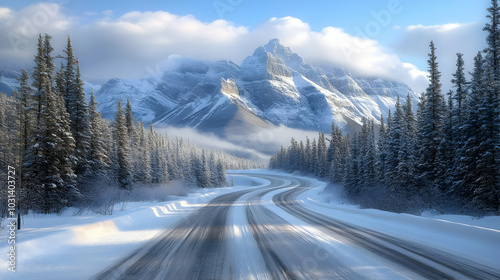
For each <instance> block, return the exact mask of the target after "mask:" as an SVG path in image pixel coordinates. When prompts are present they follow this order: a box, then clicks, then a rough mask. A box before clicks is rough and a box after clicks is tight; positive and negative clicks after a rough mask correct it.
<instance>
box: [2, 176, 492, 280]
mask: <svg viewBox="0 0 500 280" xmlns="http://www.w3.org/2000/svg"><path fill="white" fill-rule="evenodd" d="M234 173H246V174H248V176H240V175H235V174H234ZM252 174H261V175H264V176H278V177H281V178H283V177H287V178H289V180H287V179H285V180H284V182H285V183H284V184H282V185H278V186H275V188H276V189H275V190H274V191H271V192H265V190H262V189H259V190H257V191H254V192H250V193H248V194H245V195H243V196H241V197H239V198H238V199H237V200H236V201H235V202H234V204H233V205H234V206H245V207H246V205H247V203H249V201H250V200H249V199H251V197H254V198H255V196H256V195H258V194H259V193H262V194H263V197H262V199H261V201H260V203H261V204H262V205H264V207H265V208H267V209H268V210H271V211H272V212H274V213H275V214H277V215H278V216H280V217H281V218H282V219H284V220H286V221H287V222H288V223H290V224H292V225H294V227H295V231H297V232H298V234H299V235H301V236H309V237H308V239H309V240H311V242H312V244H316V245H317V246H318V248H327V249H325V250H326V251H318V256H317V257H318V258H319V259H321V258H322V257H323V256H334V255H335V254H337V255H338V254H341V255H343V256H345V257H344V258H343V259H342V263H343V265H344V266H350V267H356V268H357V269H358V270H357V273H359V274H360V275H362V276H366V277H368V278H370V276H371V277H375V278H387V277H390V278H391V279H392V278H397V277H396V276H398V274H397V273H396V274H395V272H394V271H389V270H388V269H387V268H385V267H384V266H383V265H380V264H378V265H377V264H376V263H374V261H373V260H368V259H367V257H366V256H365V255H364V254H363V253H362V252H360V251H357V250H354V249H352V248H350V247H349V245H348V244H347V243H343V242H340V241H339V240H336V239H335V238H334V237H332V236H328V235H327V234H325V233H324V232H322V231H321V230H319V229H317V228H315V227H314V226H312V225H311V224H308V223H307V222H304V221H302V220H300V219H299V218H297V217H295V216H293V215H290V214H289V213H287V212H286V211H284V210H283V209H282V208H280V207H278V206H276V205H275V204H273V203H272V198H273V196H274V195H276V194H278V193H280V192H283V191H286V190H288V189H290V188H291V187H290V188H285V189H283V188H281V189H280V188H279V187H280V186H281V187H282V186H285V185H286V184H287V183H290V182H292V183H293V179H294V178H299V179H301V180H306V181H308V182H310V185H311V186H312V188H311V189H309V190H308V191H306V192H304V193H302V194H300V195H299V196H298V197H297V200H298V201H299V202H300V203H301V206H302V207H305V208H307V209H309V210H311V211H314V212H318V213H321V214H323V215H326V216H329V217H334V218H335V219H337V220H339V221H342V222H345V223H348V224H352V225H356V226H360V227H363V228H367V229H371V230H374V231H377V232H380V233H384V234H387V235H390V236H397V237H398V238H401V239H404V240H409V241H413V242H415V243H418V244H424V245H428V246H430V247H432V248H435V249H438V250H442V251H445V252H448V253H451V254H453V255H456V256H460V257H464V258H466V259H469V260H472V261H475V262H477V263H480V264H483V265H486V266H489V267H491V268H493V269H495V268H496V269H498V268H497V267H498V266H499V264H500V263H499V260H500V250H498V248H499V244H500V217H484V218H480V219H478V218H474V217H469V216H457V215H439V216H433V215H430V214H424V215H422V216H416V215H409V214H395V213H390V212H384V211H379V210H373V209H359V208H358V207H357V206H354V205H349V204H345V203H344V201H342V199H341V198H339V195H338V194H336V192H335V189H329V190H328V191H327V192H325V191H324V187H325V186H326V184H325V183H324V182H321V181H318V180H316V179H312V178H308V177H302V176H295V175H290V174H286V173H280V172H275V171H269V170H265V169H261V170H246V171H240V170H237V171H229V172H228V178H229V181H230V182H234V185H235V187H232V188H221V189H201V190H198V191H196V192H194V193H190V194H189V195H188V196H186V197H176V198H172V200H171V201H167V202H163V203H128V204H126V205H125V207H124V209H125V210H124V211H119V208H121V205H119V206H118V205H117V207H116V208H118V210H117V211H115V213H114V214H113V215H111V216H99V215H95V214H90V213H87V214H84V215H81V216H73V215H70V214H69V213H72V212H73V211H71V209H70V210H68V211H66V212H65V213H66V214H64V213H63V214H62V215H37V216H27V217H24V224H23V230H22V231H20V232H18V233H17V236H16V246H17V255H16V260H17V267H16V270H17V272H16V273H12V272H10V271H8V270H7V259H8V256H7V255H6V254H7V252H8V246H9V244H8V242H7V236H6V232H5V231H4V232H2V235H1V236H0V252H2V253H1V255H3V256H4V257H3V260H2V263H3V265H2V267H1V268H0V279H88V278H90V277H92V276H94V275H96V273H98V272H100V271H101V270H103V269H106V268H108V267H110V266H111V265H112V264H114V263H115V262H116V261H118V260H120V259H122V258H123V257H125V256H127V255H129V254H131V253H132V252H134V251H135V250H137V249H138V248H141V247H143V246H146V245H147V244H148V241H151V240H153V239H154V238H155V236H157V235H158V234H160V233H161V232H164V231H165V230H168V229H172V228H173V227H174V226H175V225H177V223H179V222H180V221H182V219H183V218H185V217H186V216H187V215H188V214H189V213H191V212H193V211H194V210H196V209H199V208H200V207H202V206H204V205H206V203H207V202H208V201H209V200H211V199H213V198H215V197H218V196H221V195H223V194H228V193H232V192H235V191H239V190H243V189H247V188H256V189H257V188H259V187H262V186H267V185H268V184H270V181H268V180H266V179H262V178H258V177H252V176H253V175H252ZM255 176H257V175H255ZM339 193H340V192H339ZM245 207H231V208H230V209H229V212H228V219H227V224H228V225H229V226H228V227H227V228H228V236H229V237H230V238H229V239H228V240H229V243H228V246H227V250H228V253H229V254H233V256H234V258H232V259H235V260H236V266H235V269H237V270H238V271H240V273H242V275H247V276H251V275H253V276H256V274H259V275H265V270H266V264H265V263H263V259H262V257H261V253H260V252H259V249H258V246H257V243H256V242H255V239H254V238H253V235H252V231H251V230H250V227H249V225H248V222H247V220H246V214H245V209H246V208H245ZM4 223H5V221H4ZM327 245H328V246H327ZM322 250H323V249H322ZM242 252H244V253H242ZM314 253H316V251H314ZM375 262H377V261H375ZM249 263H252V265H251V266H249V265H248V264H249ZM367 263H368V264H371V265H369V266H366V264H367ZM382 263H383V262H382ZM405 277H408V275H406V276H405ZM265 278H266V277H264V278H262V279H265Z"/></svg>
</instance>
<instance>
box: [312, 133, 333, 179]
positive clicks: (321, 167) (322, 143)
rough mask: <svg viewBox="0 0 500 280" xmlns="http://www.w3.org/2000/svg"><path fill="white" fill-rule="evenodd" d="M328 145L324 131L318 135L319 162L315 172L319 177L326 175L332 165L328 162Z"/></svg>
mask: <svg viewBox="0 0 500 280" xmlns="http://www.w3.org/2000/svg"><path fill="white" fill-rule="evenodd" d="M327 150H328V149H327V147H326V139H325V134H323V133H322V132H321V133H320V134H319V136H318V162H317V164H316V169H315V174H316V176H319V177H326V176H327V175H328V170H329V167H330V165H329V164H328V163H327V160H326V158H327Z"/></svg>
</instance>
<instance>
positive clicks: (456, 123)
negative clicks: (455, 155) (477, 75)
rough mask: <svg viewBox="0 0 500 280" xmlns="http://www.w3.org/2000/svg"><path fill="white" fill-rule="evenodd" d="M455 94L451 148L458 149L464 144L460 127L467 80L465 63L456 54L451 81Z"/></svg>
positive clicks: (463, 114)
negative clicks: (455, 65)
mask: <svg viewBox="0 0 500 280" xmlns="http://www.w3.org/2000/svg"><path fill="white" fill-rule="evenodd" d="M451 82H452V83H453V87H454V88H455V92H454V95H453V100H454V101H455V104H456V106H455V107H453V109H452V110H453V113H452V116H453V122H452V123H453V125H452V128H453V133H454V136H453V139H454V143H453V148H454V149H459V148H460V146H462V145H463V142H464V134H463V133H462V127H463V125H464V119H465V111H466V108H465V106H466V101H467V80H466V78H465V63H464V59H463V55H462V54H461V53H457V70H456V72H455V73H454V74H453V79H452V80H451Z"/></svg>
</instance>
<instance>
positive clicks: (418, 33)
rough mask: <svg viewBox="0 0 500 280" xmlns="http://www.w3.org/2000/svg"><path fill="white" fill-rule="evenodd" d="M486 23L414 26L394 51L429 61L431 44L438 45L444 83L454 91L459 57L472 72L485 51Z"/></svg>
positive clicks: (405, 31)
mask: <svg viewBox="0 0 500 280" xmlns="http://www.w3.org/2000/svg"><path fill="white" fill-rule="evenodd" d="M482 27H483V24H482V23H465V24H460V23H449V24H444V25H432V26H423V25H412V26H408V27H407V28H406V29H404V30H402V31H401V34H400V36H399V37H398V41H397V42H396V44H395V46H394V48H395V50H396V51H397V53H399V54H401V55H402V56H411V57H415V58H417V59H419V60H421V61H427V59H428V58H427V54H428V53H429V43H430V41H431V40H432V41H434V43H435V45H436V48H437V50H436V55H437V58H438V63H439V69H440V71H441V72H442V79H441V82H442V83H443V87H444V89H445V90H446V91H447V90H448V89H450V88H451V82H450V80H451V78H452V73H454V72H455V70H456V59H457V56H456V54H457V53H462V54H464V60H465V65H466V71H471V69H472V66H473V65H472V59H473V57H474V56H475V55H476V54H477V52H478V51H480V50H483V49H484V47H485V35H486V34H485V32H483V31H481V30H482Z"/></svg>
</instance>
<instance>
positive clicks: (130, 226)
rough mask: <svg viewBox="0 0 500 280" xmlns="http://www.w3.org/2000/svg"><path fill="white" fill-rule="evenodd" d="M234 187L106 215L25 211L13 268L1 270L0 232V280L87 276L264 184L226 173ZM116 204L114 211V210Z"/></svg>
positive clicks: (1, 242) (0, 241) (1, 239)
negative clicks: (225, 197) (220, 199)
mask: <svg viewBox="0 0 500 280" xmlns="http://www.w3.org/2000/svg"><path fill="white" fill-rule="evenodd" d="M228 181H232V182H234V187H231V188H220V189H198V190H197V191H196V192H193V193H190V194H189V195H188V196H186V197H177V198H173V200H171V201H167V202H163V203H137V202H134V203H126V204H125V207H124V208H125V209H126V210H124V211H115V212H114V214H113V215H111V216H99V215H95V214H94V215H92V214H87V215H83V216H72V215H69V214H68V213H72V212H74V211H71V209H70V211H66V212H65V213H66V214H63V215H56V214H51V215H30V216H27V217H24V220H23V229H22V230H21V231H19V232H17V236H16V239H17V240H16V247H17V252H16V254H17V264H16V265H17V267H16V270H17V272H15V273H13V272H10V271H8V270H7V260H8V259H7V255H6V254H7V252H8V246H9V244H8V243H7V236H6V234H5V233H2V236H0V252H2V256H4V257H2V266H1V267H0V279H23V280H27V279H37V280H38V279H40V280H43V279H89V278H90V277H92V276H94V275H95V274H96V273H97V272H99V271H100V270H102V269H105V268H106V267H108V266H110V265H112V264H113V263H114V262H116V261H118V260H120V259H121V258H123V257H125V256H127V254H130V253H131V252H133V251H134V250H136V249H137V248H139V247H140V246H142V245H144V244H145V243H146V242H147V241H149V240H151V239H153V238H154V237H155V236H156V235H157V234H159V233H160V232H162V231H164V230H166V229H167V230H168V229H169V228H172V227H174V226H175V225H176V224H177V223H178V222H179V221H180V220H181V219H183V218H184V217H185V216H186V215H188V214H189V213H191V212H192V211H194V210H195V209H198V208H200V207H202V206H203V205H204V204H205V203H206V202H207V201H209V200H211V199H213V198H215V197H217V196H219V195H222V194H225V193H229V192H232V191H235V190H236V189H239V188H248V186H253V187H258V186H261V185H263V184H266V183H268V181H266V180H263V179H260V178H250V177H243V176H236V175H232V176H228ZM120 207H121V204H119V205H117V206H116V207H115V209H120Z"/></svg>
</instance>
